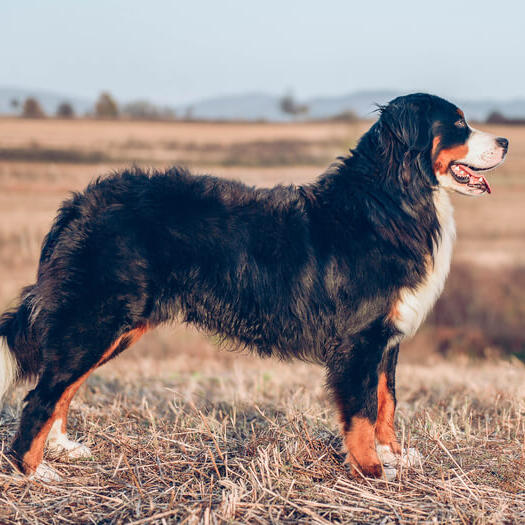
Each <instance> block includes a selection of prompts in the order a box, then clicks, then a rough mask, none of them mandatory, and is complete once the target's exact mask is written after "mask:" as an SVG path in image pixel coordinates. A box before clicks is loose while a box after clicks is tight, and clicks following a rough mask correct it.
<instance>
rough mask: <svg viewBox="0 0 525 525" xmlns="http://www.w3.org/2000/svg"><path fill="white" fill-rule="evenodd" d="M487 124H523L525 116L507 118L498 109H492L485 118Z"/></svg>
mask: <svg viewBox="0 0 525 525" xmlns="http://www.w3.org/2000/svg"><path fill="white" fill-rule="evenodd" d="M486 122H487V124H508V125H511V126H512V125H514V126H523V125H524V124H525V118H508V117H506V116H505V115H503V113H500V112H499V111H493V112H492V113H491V114H490V115H489V116H488V117H487V120H486Z"/></svg>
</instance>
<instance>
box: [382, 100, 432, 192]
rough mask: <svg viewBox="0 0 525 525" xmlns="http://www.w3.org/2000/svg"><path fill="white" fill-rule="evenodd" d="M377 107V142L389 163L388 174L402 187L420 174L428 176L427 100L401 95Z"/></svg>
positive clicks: (430, 169) (429, 148) (428, 110)
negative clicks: (412, 98)
mask: <svg viewBox="0 0 525 525" xmlns="http://www.w3.org/2000/svg"><path fill="white" fill-rule="evenodd" d="M379 109H380V113H381V116H380V118H379V123H378V124H379V144H380V146H381V149H382V151H383V154H384V156H385V157H386V158H385V160H386V161H387V163H388V166H389V174H388V175H389V176H394V177H396V178H397V179H398V180H399V182H400V183H402V184H403V185H404V186H409V185H410V183H411V182H414V177H418V176H419V175H421V174H424V175H427V176H429V177H432V176H433V172H432V166H431V159H430V151H431V148H432V122H431V119H430V109H431V101H430V100H428V101H427V100H425V99H423V98H421V99H419V98H418V99H417V100H414V101H411V100H407V97H403V98H400V99H395V100H393V101H392V102H390V104H388V105H387V106H382V107H380V108H379ZM427 180H428V179H427Z"/></svg>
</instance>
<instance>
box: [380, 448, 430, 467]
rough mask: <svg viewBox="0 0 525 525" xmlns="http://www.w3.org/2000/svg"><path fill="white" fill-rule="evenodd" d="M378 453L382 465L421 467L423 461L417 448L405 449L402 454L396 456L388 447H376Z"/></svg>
mask: <svg viewBox="0 0 525 525" xmlns="http://www.w3.org/2000/svg"><path fill="white" fill-rule="evenodd" d="M376 451H377V455H378V457H379V460H380V461H381V463H383V464H387V465H393V466H396V467H398V466H401V467H419V466H421V463H422V459H423V458H422V456H421V454H420V453H419V452H418V451H417V450H416V449H415V448H408V449H403V451H402V452H401V454H394V453H393V452H392V450H390V447H389V446H388V445H376Z"/></svg>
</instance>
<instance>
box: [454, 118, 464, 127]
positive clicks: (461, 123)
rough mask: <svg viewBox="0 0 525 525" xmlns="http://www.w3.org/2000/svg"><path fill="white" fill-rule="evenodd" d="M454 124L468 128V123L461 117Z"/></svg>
mask: <svg viewBox="0 0 525 525" xmlns="http://www.w3.org/2000/svg"><path fill="white" fill-rule="evenodd" d="M454 125H455V126H456V128H466V127H467V123H466V122H465V120H464V119H460V120H458V121H456V122H455V123H454Z"/></svg>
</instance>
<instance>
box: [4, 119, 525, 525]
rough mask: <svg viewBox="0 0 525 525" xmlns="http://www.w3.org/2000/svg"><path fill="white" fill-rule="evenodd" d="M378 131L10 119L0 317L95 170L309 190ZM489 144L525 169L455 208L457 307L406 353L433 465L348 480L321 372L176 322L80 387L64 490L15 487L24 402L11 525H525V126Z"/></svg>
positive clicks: (411, 434)
mask: <svg viewBox="0 0 525 525" xmlns="http://www.w3.org/2000/svg"><path fill="white" fill-rule="evenodd" d="M368 125H369V123H356V124H347V123H340V122H333V123H331V122H322V123H297V124H262V123H261V124H219V123H187V122H180V123H162V122H159V123H147V122H121V121H117V122H102V121H93V120H76V121H67V120H63V121H60V120H39V121H31V120H23V119H7V118H5V119H0V308H1V309H2V310H3V309H4V308H6V307H8V306H9V305H10V304H12V303H13V300H14V299H15V298H16V295H17V293H18V291H19V289H20V288H21V287H22V286H23V285H25V284H28V283H30V282H32V281H33V279H34V275H35V271H36V262H37V258H38V253H39V247H40V243H41V241H42V238H43V236H44V235H45V233H46V231H47V230H48V228H49V226H50V223H51V221H52V219H53V216H54V213H55V211H56V208H57V207H58V205H59V204H60V202H61V201H62V200H63V199H64V198H66V197H67V196H68V194H69V192H71V191H77V190H80V189H82V188H83V187H84V186H85V185H86V184H87V183H88V182H89V181H90V180H91V179H93V178H94V177H95V176H98V175H101V174H104V173H107V172H109V171H110V170H114V169H117V168H119V167H123V166H129V165H131V164H133V163H136V164H139V165H142V166H152V167H156V168H161V167H164V166H167V165H169V164H171V163H174V162H181V163H184V164H186V165H188V166H190V167H191V168H193V169H194V170H195V171H196V172H199V173H214V174H217V175H220V176H224V177H231V178H235V179H239V180H242V181H245V182H247V183H249V184H253V185H262V186H267V185H273V184H276V183H285V184H289V183H303V182H308V181H311V180H313V179H314V178H315V177H316V176H317V175H318V174H319V173H320V172H321V171H322V169H323V167H324V166H325V165H326V164H327V163H328V162H330V160H331V159H333V158H334V157H335V156H336V155H339V154H344V152H345V150H346V149H347V148H348V147H349V146H351V145H353V144H354V143H355V140H356V139H357V137H358V136H359V135H360V134H361V133H362V132H363V131H364V130H365V129H366V128H367V126H368ZM491 131H493V132H495V133H498V134H500V135H503V136H506V137H508V138H509V140H510V144H511V146H510V153H509V159H508V161H507V162H506V164H505V165H504V166H503V167H501V168H500V169H499V170H498V171H497V172H496V173H495V174H494V175H492V177H491V178H490V180H491V182H492V188H493V194H492V195H490V196H485V197H483V198H479V199H469V198H466V197H463V198H462V197H454V203H455V205H456V219H457V223H458V243H457V249H456V253H455V259H454V261H455V262H454V268H453V271H452V274H451V277H450V280H449V284H448V286H447V290H446V293H445V294H444V297H443V299H442V300H441V301H440V302H439V304H438V305H437V308H436V312H435V314H434V315H433V316H432V317H431V319H430V320H429V322H427V324H426V325H425V327H424V329H423V330H422V332H421V334H420V335H419V336H417V337H416V338H415V339H414V340H413V341H412V342H410V343H407V344H406V345H405V346H406V347H405V348H404V349H402V352H401V353H402V355H401V364H400V366H399V376H398V389H399V401H400V403H399V410H398V416H397V417H398V428H399V430H400V437H401V438H402V440H403V443H404V444H405V446H410V447H416V448H417V449H418V450H419V451H420V452H421V453H422V457H423V461H422V463H421V464H420V465H417V466H415V467H413V468H406V469H403V470H402V471H401V473H400V476H399V478H398V479H397V480H396V481H394V482H388V483H387V482H386V481H381V480H378V481H371V480H357V481H356V480H354V479H351V478H350V477H349V476H348V474H347V472H346V470H345V468H344V467H343V465H342V456H341V454H340V444H341V443H340V439H339V437H338V432H337V423H336V418H335V417H334V413H333V410H332V407H331V404H330V401H329V399H328V396H327V394H326V393H325V391H324V389H323V372H322V370H321V369H319V368H318V367H315V366H313V365H307V364H303V363H297V362H296V363H280V362H276V361H271V360H261V359H258V358H255V357H253V356H250V355H246V354H232V353H228V352H226V351H223V350H218V349H217V348H216V347H215V345H214V344H213V343H214V341H213V338H211V337H208V336H206V335H205V334H200V333H197V332H196V331H195V330H193V329H191V328H188V327H184V326H181V325H178V324H174V325H173V326H169V327H165V328H162V329H159V330H157V331H155V332H153V333H151V334H147V336H145V337H144V338H143V339H142V340H141V341H140V342H139V343H138V344H137V345H136V346H135V347H133V348H132V349H130V350H128V351H127V352H125V353H124V354H123V355H122V356H120V357H119V358H117V359H116V360H114V361H111V362H110V363H109V364H108V365H106V366H105V367H103V368H102V369H100V370H99V371H97V373H96V374H93V376H92V377H91V378H90V379H89V380H88V381H87V384H86V386H85V387H83V388H82V389H81V390H80V392H79V394H78V395H77V397H76V398H75V400H74V401H73V404H72V412H71V418H70V426H71V433H72V435H73V436H74V437H75V438H78V439H80V440H82V441H84V442H85V443H86V444H87V445H88V446H90V447H91V449H92V451H93V453H94V458H93V459H92V460H89V461H86V460H84V461H76V462H73V461H66V460H65V459H64V458H56V459H54V460H53V465H54V467H55V468H56V469H57V470H58V471H60V473H61V474H62V476H63V478H64V481H62V482H60V483H53V484H44V483H40V482H35V481H28V480H27V479H24V478H20V477H16V476H15V477H14V476H12V473H11V468H10V466H9V463H8V460H7V458H6V457H5V455H4V452H5V451H6V449H7V447H8V444H9V441H10V439H11V437H12V435H13V432H14V430H15V425H16V417H17V413H18V411H19V409H20V405H21V399H22V397H23V391H22V390H21V389H19V390H18V391H16V392H14V393H13V394H12V395H11V397H10V398H9V399H8V403H7V405H6V406H5V407H4V410H3V412H2V413H1V415H0V523H46V524H47V523H57V524H58V523H75V524H76V523H135V524H139V523H140V524H141V523H159V524H161V523H175V522H177V523H297V522H301V523H368V522H372V523H383V524H387V523H487V524H488V523H524V522H525V366H524V365H523V364H522V362H521V361H520V360H519V359H518V357H525V355H524V352H525V336H524V334H523V333H522V325H523V319H525V220H524V219H525V208H524V205H523V203H524V202H525V128H521V127H509V128H497V127H496V128H494V127H492V128H491ZM517 356H518V357H517Z"/></svg>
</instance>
